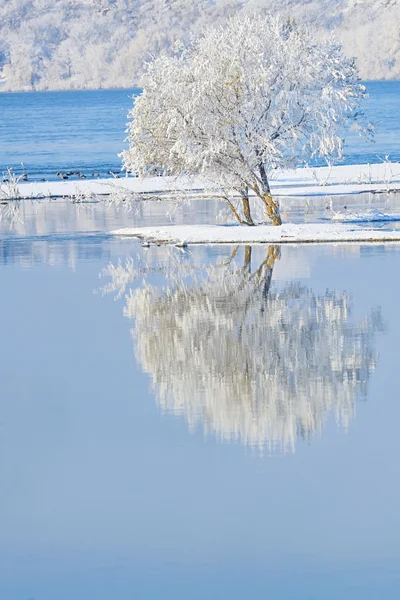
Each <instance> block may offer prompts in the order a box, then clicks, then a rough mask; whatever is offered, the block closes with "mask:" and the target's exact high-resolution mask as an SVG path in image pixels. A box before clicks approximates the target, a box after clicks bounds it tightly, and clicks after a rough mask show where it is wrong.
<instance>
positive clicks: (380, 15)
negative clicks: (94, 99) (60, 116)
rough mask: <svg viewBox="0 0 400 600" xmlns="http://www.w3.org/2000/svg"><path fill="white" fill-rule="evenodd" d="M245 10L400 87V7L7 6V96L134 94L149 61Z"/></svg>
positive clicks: (3, 9)
mask: <svg viewBox="0 0 400 600" xmlns="http://www.w3.org/2000/svg"><path fill="white" fill-rule="evenodd" d="M237 10H239V11H248V12H253V13H254V12H266V11H268V10H269V11H277V10H278V11H280V12H281V13H283V14H284V15H285V16H290V17H291V18H295V19H296V21H297V22H302V23H307V24H308V25H309V27H310V28H311V29H312V30H315V32H316V35H317V36H318V37H322V36H326V35H329V34H330V32H332V31H334V32H335V34H336V36H337V38H338V39H339V40H341V42H342V43H343V45H344V48H345V51H346V53H347V54H349V55H354V56H356V57H357V58H358V64H359V68H360V71H361V75H362V77H363V78H364V79H400V0H7V1H6V2H3V3H0V90H1V91H12V90H15V91H16V90H32V89H34V90H45V89H79V88H107V87H132V86H133V85H134V84H137V83H138V82H139V80H140V74H141V70H142V65H143V61H144V60H145V58H146V56H148V54H149V53H158V52H159V51H160V50H161V49H168V48H169V47H170V45H171V43H172V42H173V41H174V40H175V39H177V38H180V39H187V38H188V37H189V36H190V34H191V33H196V32H198V31H200V30H201V29H202V28H203V27H204V26H205V25H206V24H210V23H213V24H217V23H222V22H223V21H224V19H226V17H227V16H228V15H230V14H232V12H234V11H237ZM249 35H251V32H249Z"/></svg>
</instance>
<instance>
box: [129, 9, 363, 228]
mask: <svg viewBox="0 0 400 600" xmlns="http://www.w3.org/2000/svg"><path fill="white" fill-rule="evenodd" d="M364 96H365V88H364V86H363V85H361V83H360V81H359V77H358V73H357V69H356V66H355V61H354V60H353V59H348V58H346V57H345V56H344V55H343V53H342V50H341V47H340V44H338V43H337V42H336V41H335V40H334V39H330V40H328V41H326V42H323V43H317V42H315V41H314V40H313V38H312V37H311V35H310V34H309V33H308V31H307V30H306V29H304V28H301V27H297V26H296V25H295V24H293V23H292V22H287V21H284V20H283V19H282V18H281V17H280V16H272V15H267V16H264V17H260V16H253V17H250V16H246V17H244V16H243V15H236V16H234V17H232V18H231V19H229V20H228V22H227V24H226V25H225V26H221V27H217V28H209V29H207V30H205V32H204V34H203V35H201V36H199V37H196V38H194V39H193V40H192V42H191V43H190V44H189V46H188V47H186V48H185V47H177V50H176V53H175V54H174V55H173V56H172V57H171V56H167V55H165V54H161V55H160V56H158V57H156V58H154V59H152V60H151V61H150V62H149V64H148V67H147V74H146V79H145V84H144V89H143V94H142V95H141V97H140V98H138V99H136V101H135V105H134V107H133V109H132V110H131V112H130V117H131V119H132V120H131V122H130V124H129V138H128V139H129V142H130V147H129V148H128V150H126V151H125V152H123V153H122V157H123V165H124V167H125V168H126V169H127V170H128V171H134V172H138V173H140V174H141V175H146V174H149V173H150V172H151V171H152V169H153V168H154V167H160V168H162V169H163V170H164V171H165V172H166V173H169V174H176V175H182V174H189V175H201V176H202V178H203V179H204V180H205V181H206V182H208V184H209V187H213V188H214V190H218V191H219V195H220V197H221V198H222V199H224V200H225V201H226V202H227V203H228V205H229V206H230V208H231V210H232V212H233V213H234V215H235V217H236V219H237V220H238V221H240V222H242V223H246V224H248V225H253V224H254V222H253V220H252V216H251V210H250V202H249V193H252V194H254V195H255V197H256V198H258V199H259V200H261V202H262V204H263V206H264V210H265V215H266V216H267V217H269V218H270V219H271V221H272V223H273V224H274V225H279V224H280V223H281V219H280V215H279V207H278V203H277V202H276V200H274V199H273V197H272V195H271V189H270V178H271V174H272V173H274V172H275V170H276V169H286V168H289V167H293V166H296V165H298V164H299V163H300V161H309V160H310V159H313V158H315V157H322V158H325V159H328V160H334V159H336V158H340V157H341V153H342V147H343V134H344V132H345V130H346V128H348V127H350V126H353V127H357V128H359V129H361V128H362V125H360V124H358V123H357V121H358V120H359V117H360V115H361V111H360V109H359V104H360V100H361V99H362V98H363V97H364ZM237 196H238V197H240V198H241V200H242V211H243V212H242V214H240V213H239V211H238V210H237V209H236V208H235V205H234V201H233V198H234V197H237Z"/></svg>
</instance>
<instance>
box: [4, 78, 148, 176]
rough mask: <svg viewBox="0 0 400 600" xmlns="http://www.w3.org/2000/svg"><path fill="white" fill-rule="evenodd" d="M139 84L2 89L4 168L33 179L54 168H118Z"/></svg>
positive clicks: (101, 171)
mask: <svg viewBox="0 0 400 600" xmlns="http://www.w3.org/2000/svg"><path fill="white" fill-rule="evenodd" d="M137 93H138V90H98V91H97V90H96V91H78V92H40V93H30V92H27V93H9V94H0V170H1V171H4V170H5V169H6V168H7V167H13V168H14V169H15V170H16V171H18V172H20V170H21V163H23V165H24V168H25V172H26V173H27V174H28V176H29V179H30V180H38V179H42V178H45V179H47V180H52V179H53V180H54V179H56V172H57V171H61V172H66V171H80V172H82V173H83V174H85V175H86V176H87V177H91V175H92V173H98V174H99V175H101V176H102V177H106V176H107V171H112V172H115V173H119V172H120V170H121V161H120V159H119V158H118V154H119V153H120V152H121V151H122V149H123V148H124V147H125V143H124V139H125V137H126V134H125V129H126V123H127V120H128V119H127V113H128V110H129V109H130V108H131V106H132V104H133V101H132V96H133V95H134V94H137Z"/></svg>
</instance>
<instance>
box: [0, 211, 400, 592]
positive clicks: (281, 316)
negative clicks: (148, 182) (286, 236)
mask: <svg viewBox="0 0 400 600" xmlns="http://www.w3.org/2000/svg"><path fill="white" fill-rule="evenodd" d="M147 206H148V207H147V208H146V209H144V212H143V213H142V214H140V215H132V214H131V213H121V212H116V211H112V210H110V209H107V210H106V209H105V207H104V206H102V205H87V206H80V207H79V206H76V205H71V204H67V203H62V202H43V203H25V204H24V205H23V211H24V219H23V220H20V221H18V220H17V221H15V222H14V223H13V224H11V225H10V223H8V224H7V223H6V220H5V219H3V221H2V231H1V233H0V276H1V282H2V293H1V296H0V323H1V331H2V340H3V343H2V344H1V347H0V399H1V400H0V481H1V488H0V529H1V537H0V598H5V599H7V600H20V599H24V600H27V599H28V598H35V599H37V600H70V599H71V598H74V599H75V600H87V599H89V598H96V599H98V600H119V599H128V598H129V599H130V598H146V599H147V598H152V599H153V598H156V599H164V598H174V599H182V600H183V599H187V598H198V599H203V598H216V599H220V598H227V599H230V600H231V599H236V598H237V599H242V598H274V599H277V600H281V599H285V600H286V599H296V600H297V599H299V600H310V599H313V600H314V599H315V600H320V599H321V598H323V599H325V598H326V599H335V600H336V599H343V598H346V599H347V598H348V599H352V600H353V599H357V600H358V599H359V600H361V599H362V600H364V599H365V598H379V599H397V598H398V597H399V593H400V547H399V544H398V539H399V534H400V509H399V507H400V484H399V481H400V467H399V461H398V456H399V453H400V437H399V435H398V422H399V419H400V405H399V402H398V373H397V371H398V347H399V341H400V320H399V318H398V313H399V309H398V297H399V293H400V289H399V283H398V278H397V277H396V276H393V275H394V273H397V271H398V265H399V260H400V246H399V245H397V244H393V245H357V244H354V245H336V246H334V245H327V246H321V245H315V246H312V245H311V246H305V245H303V246H298V247H295V246H285V247H283V248H281V250H280V251H279V249H278V248H277V247H273V246H270V247H268V246H254V247H253V248H250V247H247V248H244V247H242V248H238V249H235V248H234V247H231V246H223V247H208V246H204V247H200V246H199V247H191V248H189V249H188V250H187V251H182V250H180V249H178V248H167V247H152V248H150V249H144V248H141V247H140V244H139V243H138V242H136V241H132V240H117V239H114V238H111V237H109V236H107V235H106V234H105V232H106V231H107V230H108V229H110V228H111V227H112V226H114V225H117V224H118V225H124V224H128V223H130V222H132V221H135V220H136V222H140V223H146V222H148V221H149V220H151V219H154V218H155V216H157V215H158V216H157V218H159V217H160V215H161V212H160V208H159V206H155V207H151V206H150V205H147ZM188 210H189V209H188ZM192 210H193V211H195V209H193V208H192ZM152 211H153V212H152ZM157 211H159V213H158V212H157ZM193 215H194V216H193ZM209 217H210V215H208V214H207V211H203V209H198V212H194V213H193V214H192V215H190V214H187V215H185V214H183V215H181V216H180V217H177V219H182V220H183V221H184V220H185V219H189V218H192V219H193V218H196V219H197V220H199V221H201V220H206V219H207V218H208V219H209Z"/></svg>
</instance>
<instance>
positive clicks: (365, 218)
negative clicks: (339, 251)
mask: <svg viewBox="0 0 400 600" xmlns="http://www.w3.org/2000/svg"><path fill="white" fill-rule="evenodd" d="M332 221H339V222H341V223H385V222H391V221H400V212H398V213H383V212H382V211H380V210H376V209H373V208H371V209H369V210H364V211H355V212H352V211H347V212H337V213H335V214H334V215H333V217H332Z"/></svg>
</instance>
